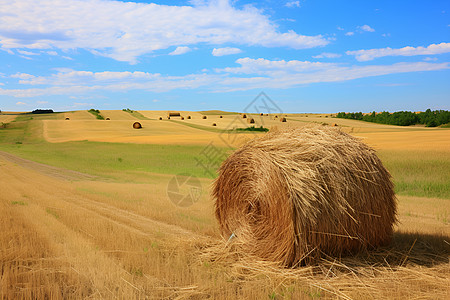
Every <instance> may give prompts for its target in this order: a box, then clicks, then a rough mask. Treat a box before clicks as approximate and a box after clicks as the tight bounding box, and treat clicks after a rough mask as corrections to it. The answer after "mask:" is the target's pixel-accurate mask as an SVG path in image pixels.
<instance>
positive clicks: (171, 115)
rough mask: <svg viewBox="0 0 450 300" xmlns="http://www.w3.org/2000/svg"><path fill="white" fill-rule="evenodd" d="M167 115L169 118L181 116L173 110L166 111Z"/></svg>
mask: <svg viewBox="0 0 450 300" xmlns="http://www.w3.org/2000/svg"><path fill="white" fill-rule="evenodd" d="M167 116H168V117H169V118H170V117H181V113H179V112H175V111H169V112H168V113H167Z"/></svg>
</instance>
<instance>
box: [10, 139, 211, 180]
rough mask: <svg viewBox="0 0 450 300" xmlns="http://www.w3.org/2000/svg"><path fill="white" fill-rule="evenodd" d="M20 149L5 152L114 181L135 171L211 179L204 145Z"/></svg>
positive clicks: (43, 145) (80, 144) (95, 144)
mask: <svg viewBox="0 0 450 300" xmlns="http://www.w3.org/2000/svg"><path fill="white" fill-rule="evenodd" d="M17 146H18V145H10V144H4V145H3V146H2V148H3V149H2V150H4V151H7V152H10V153H13V154H16V155H18V156H20V157H23V158H26V159H29V160H32V161H36V162H40V163H44V164H48V165H52V166H56V167H61V168H65V169H70V170H74V171H78V172H82V173H87V174H92V175H96V176H101V177H107V178H113V179H120V178H122V177H125V176H126V173H133V172H145V173H147V172H149V173H160V174H179V173H188V174H192V175H194V176H197V177H204V178H207V177H208V175H207V174H206V173H205V170H204V169H203V168H202V166H201V165H199V164H198V159H200V158H201V154H200V153H201V152H202V150H203V149H204V147H205V146H203V145H192V146H191V145H152V144H131V143H130V144H122V143H103V142H88V141H79V142H65V143H47V142H42V143H26V144H23V145H20V147H17ZM99 153H100V154H101V155H100V154H99ZM118 155H120V157H119V158H120V159H121V160H120V159H118ZM142 180H143V181H145V180H144V179H142Z"/></svg>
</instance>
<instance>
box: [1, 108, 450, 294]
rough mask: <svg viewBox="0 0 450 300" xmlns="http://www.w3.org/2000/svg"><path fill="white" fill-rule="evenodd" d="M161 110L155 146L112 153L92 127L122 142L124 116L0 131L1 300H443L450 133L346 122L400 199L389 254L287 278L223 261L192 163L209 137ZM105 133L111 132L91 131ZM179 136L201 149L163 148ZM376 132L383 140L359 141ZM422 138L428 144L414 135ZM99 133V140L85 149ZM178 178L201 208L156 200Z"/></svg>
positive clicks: (448, 276)
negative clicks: (372, 150) (370, 148)
mask: <svg viewBox="0 0 450 300" xmlns="http://www.w3.org/2000/svg"><path fill="white" fill-rule="evenodd" d="M163 113H164V112H152V113H145V112H142V115H144V116H145V117H147V118H149V119H152V118H153V117H154V116H155V117H154V118H153V120H143V121H142V122H143V124H144V128H152V130H153V132H154V133H153V134H154V135H153V136H154V137H156V136H159V138H160V140H159V141H160V142H159V143H144V144H142V143H139V144H138V143H131V142H128V143H123V142H120V143H117V142H113V141H114V139H116V138H117V137H115V136H114V135H108V133H106V129H104V128H106V127H101V126H112V128H113V129H114V130H116V131H119V133H120V134H122V135H123V136H125V135H126V134H127V130H128V128H125V129H121V128H122V126H123V124H126V123H125V122H129V121H133V119H125V118H129V117H133V116H132V115H130V114H129V113H128V112H123V114H122V112H121V111H120V112H119V111H112V112H111V113H110V114H109V115H108V111H102V114H104V116H105V117H108V116H110V118H111V120H110V121H105V120H98V121H97V120H95V119H94V116H92V115H91V114H89V113H87V112H86V111H83V112H82V111H80V112H69V113H62V114H54V115H39V116H30V115H22V116H19V117H18V118H17V120H16V122H11V119H10V121H9V122H10V123H9V126H7V128H5V129H0V150H1V151H5V152H7V153H9V154H2V152H0V169H1V174H2V176H0V186H1V187H2V193H0V226H1V228H2V229H3V230H1V231H0V262H1V266H2V269H1V270H2V272H1V273H0V282H1V284H0V295H1V296H0V298H2V297H3V298H24V299H36V298H50V299H79V298H126V299H128V298H157V299H159V298H167V299H173V298H179V299H182V298H193V299H204V298H214V299H216V298H217V299H234V298H251V299H317V298H344V299H368V298H373V299H384V298H390V299H405V298H406V299H409V298H420V299H448V298H449V296H450V288H449V286H450V265H449V255H450V244H449V243H450V148H446V143H447V141H446V139H445V137H446V136H447V134H448V133H449V132H450V130H443V129H436V130H430V131H424V130H420V129H414V128H406V129H403V128H396V127H393V126H388V127H377V126H375V127H372V124H370V126H369V125H368V126H366V125H365V124H361V122H357V121H354V122H353V121H352V120H344V121H352V122H351V124H350V123H347V124H346V125H345V126H344V125H342V126H343V130H348V131H349V132H350V131H351V129H352V128H353V134H355V135H357V136H361V137H365V138H366V140H367V141H370V143H372V145H375V146H378V148H377V149H378V153H379V156H380V157H381V159H382V161H383V163H384V164H385V165H386V167H387V168H388V169H389V171H390V172H391V174H392V175H393V178H394V181H395V183H396V191H397V194H398V198H399V212H398V217H399V223H398V224H397V226H396V230H395V235H394V240H393V243H392V244H391V245H389V246H388V247H386V248H383V249H379V250H377V251H372V252H367V253H361V254H359V255H357V256H353V257H343V258H326V259H324V260H323V261H321V262H319V263H318V264H317V265H315V266H310V267H303V268H298V269H294V270H284V269H279V268H277V267H274V266H271V265H267V264H263V263H261V262H255V261H246V260H245V259H244V258H242V257H240V256H239V254H238V253H234V252H233V251H227V252H224V251H223V249H224V247H225V246H224V244H223V242H221V238H220V235H219V232H218V226H217V224H216V220H215V218H214V213H213V202H212V201H211V197H210V185H211V183H212V178H211V177H210V175H208V174H207V173H205V170H204V169H203V168H202V167H201V166H200V165H199V164H198V163H197V159H198V158H201V157H202V152H203V151H204V150H205V147H206V146H207V145H208V143H209V142H210V141H211V140H209V141H208V140H207V139H208V138H209V137H211V136H212V135H216V136H217V135H218V133H215V132H211V131H208V130H202V129H198V128H191V127H189V126H185V125H182V124H176V123H174V122H169V121H167V120H166V121H159V120H157V119H156V116H159V115H163ZM189 113H191V114H192V115H193V116H196V114H198V113H194V112H189ZM67 116H69V118H70V121H65V118H66V117H67ZM210 116H211V117H212V116H215V117H217V115H214V114H212V115H208V117H210ZM229 116H231V115H229ZM224 117H225V114H224ZM31 118H32V119H31ZM121 118H123V119H121ZM217 118H218V117H217ZM289 119H292V120H291V121H292V122H289ZM294 119H298V121H297V122H296V121H293V120H294ZM304 119H311V120H313V121H314V120H315V119H329V118H325V117H324V116H322V117H319V116H317V115H311V114H309V115H308V117H306V116H305V115H300V116H299V115H292V116H290V115H288V124H289V123H291V124H304V123H306V122H307V121H304ZM207 120H209V119H207ZM72 121H75V122H79V124H75V125H76V126H75V125H70V126H74V130H75V129H77V128H84V129H83V130H84V132H86V133H83V134H80V136H79V138H80V139H81V140H77V141H73V140H70V139H69V141H64V140H65V136H66V137H67V136H69V137H73V135H74V134H75V132H73V131H71V130H70V126H69V125H67V126H69V127H62V128H63V129H59V128H57V129H56V128H55V127H59V126H61V124H68V123H74V122H72ZM331 121H333V120H331ZM89 122H92V123H89ZM107 122H110V123H111V124H112V125H103V124H102V123H106V124H107ZM145 122H149V123H145ZM151 122H154V123H151ZM162 122H163V123H162ZM314 122H315V121H314ZM355 122H356V123H355ZM82 123H85V124H88V125H82ZM177 123H178V122H177ZM98 124H102V125H98ZM150 124H157V125H155V126H162V127H156V128H155V127H152V126H151V125H150ZM174 124H175V125H176V127H173V125H174ZM46 126H47V128H46ZM83 126H84V127H83ZM164 126H167V127H164ZM290 126H294V125H290ZM298 126H300V125H298ZM383 126H384V125H383ZM99 127H100V128H101V130H98V128H99ZM158 128H159V129H158ZM46 130H47V133H46ZM158 130H159V131H158ZM164 130H166V131H167V135H165V134H164ZM176 130H186V132H184V131H183V132H182V133H181V135H183V134H184V135H186V136H189V137H191V138H194V137H196V136H202V137H203V138H204V139H201V142H200V143H199V142H197V141H196V142H191V143H187V142H186V143H183V144H174V143H173V140H174V135H177V132H176ZM192 130H194V132H195V134H192V132H193V131H192ZM90 131H94V134H92V133H91V134H92V136H94V138H91V136H89V134H87V133H89V132H90ZM149 131H151V130H150V129H149ZM377 131H379V132H382V133H383V134H380V135H377V136H371V135H370V134H372V133H377ZM130 132H132V134H135V133H134V131H133V130H132V129H130ZM401 132H404V134H405V135H407V136H408V135H409V138H411V135H413V136H414V133H415V132H417V133H418V135H417V137H419V138H424V139H425V140H427V138H429V140H427V141H428V142H429V143H430V142H432V143H433V147H426V148H424V147H419V145H416V146H415V144H414V143H410V142H408V139H409V138H408V139H404V140H402V139H390V138H389V135H390V134H392V133H394V135H399V136H400V135H401ZM411 132H412V133H411ZM424 132H425V133H430V134H431V136H432V137H428V136H425V137H423V134H424ZM46 134H47V138H46ZM139 134H140V133H139ZM148 134H149V133H148V132H144V133H143V135H142V136H148ZM102 135H103V138H104V139H105V141H102V142H99V141H95V140H96V137H95V136H97V137H101V136H102ZM49 137H50V140H51V141H53V142H49ZM52 138H53V139H60V142H55V140H52ZM122 138H123V137H122ZM164 138H166V140H167V141H168V143H166V144H164ZM213 141H214V140H213ZM400 146H402V147H400ZM218 149H219V150H221V151H223V153H229V151H228V150H226V149H225V148H220V147H219V148H218ZM17 157H21V158H25V159H28V160H30V161H26V160H23V159H22V160H21V159H19V158H17ZM219 162H220V161H219ZM39 163H43V164H45V165H41V164H39ZM47 165H50V166H54V167H57V168H53V167H49V166H47ZM74 171H76V172H74ZM179 173H190V174H192V175H195V176H197V177H199V180H200V184H201V188H202V189H201V193H200V197H199V199H198V201H196V202H195V203H193V205H192V206H189V207H186V208H183V207H179V206H176V205H174V204H173V203H172V202H171V201H170V200H169V198H168V196H167V187H168V182H169V181H170V180H171V179H172V178H173V176H174V175H175V174H179ZM225 253H226V254H225ZM218 254H221V255H218Z"/></svg>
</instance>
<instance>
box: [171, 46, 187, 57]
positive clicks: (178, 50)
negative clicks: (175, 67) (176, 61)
mask: <svg viewBox="0 0 450 300" xmlns="http://www.w3.org/2000/svg"><path fill="white" fill-rule="evenodd" d="M189 51H191V48H189V47H186V46H179V47H177V48H176V49H175V50H173V51H172V52H170V53H169V55H181V54H185V53H188V52H189Z"/></svg>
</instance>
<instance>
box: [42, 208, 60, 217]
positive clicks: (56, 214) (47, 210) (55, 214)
mask: <svg viewBox="0 0 450 300" xmlns="http://www.w3.org/2000/svg"><path fill="white" fill-rule="evenodd" d="M45 211H46V212H47V213H48V214H50V215H52V216H54V217H55V218H56V219H59V215H58V213H56V211H54V210H53V209H51V208H47V209H46V210H45Z"/></svg>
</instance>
